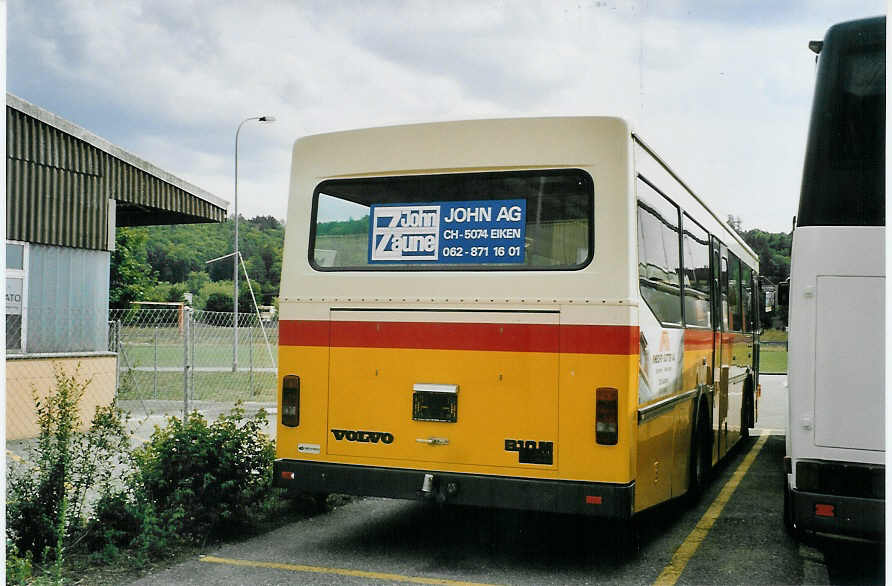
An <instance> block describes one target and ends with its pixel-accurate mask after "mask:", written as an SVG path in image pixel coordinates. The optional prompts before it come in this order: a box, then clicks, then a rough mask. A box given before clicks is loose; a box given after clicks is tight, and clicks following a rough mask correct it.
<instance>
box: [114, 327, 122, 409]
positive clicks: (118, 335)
mask: <svg viewBox="0 0 892 586" xmlns="http://www.w3.org/2000/svg"><path fill="white" fill-rule="evenodd" d="M115 354H117V356H116V357H115V396H117V395H118V392H119V391H120V389H121V320H120V319H117V320H115Z"/></svg>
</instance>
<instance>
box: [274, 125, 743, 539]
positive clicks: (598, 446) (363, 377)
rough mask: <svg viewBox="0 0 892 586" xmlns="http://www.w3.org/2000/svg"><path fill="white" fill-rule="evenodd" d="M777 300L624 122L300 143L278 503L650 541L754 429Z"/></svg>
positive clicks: (423, 129) (284, 338)
mask: <svg viewBox="0 0 892 586" xmlns="http://www.w3.org/2000/svg"><path fill="white" fill-rule="evenodd" d="M757 277H758V258H757V256H756V255H755V254H754V253H753V251H752V250H751V249H750V248H749V247H748V246H747V245H746V243H745V242H744V241H743V239H742V238H741V237H740V236H739V235H738V234H737V233H736V232H735V231H734V230H732V229H731V228H730V227H729V226H728V225H727V224H726V223H725V222H724V221H723V220H722V218H721V217H720V215H719V214H717V213H716V212H715V211H713V210H711V209H710V208H709V207H708V206H707V205H706V204H705V203H704V201H703V199H701V198H700V197H698V196H697V195H696V194H695V193H694V192H693V191H692V190H691V189H690V187H688V185H687V184H686V183H684V182H683V181H682V180H681V179H680V178H679V176H678V175H677V174H676V173H675V172H674V171H673V170H672V169H671V168H670V167H669V166H668V165H667V164H666V163H665V162H664V161H663V160H662V159H660V158H659V157H658V156H657V155H656V154H655V153H654V150H653V149H651V148H650V147H649V146H648V145H647V144H646V143H645V142H644V141H643V140H642V139H641V138H640V137H639V136H638V135H637V134H636V133H634V132H633V131H632V128H631V126H630V124H629V123H628V122H626V121H625V120H623V119H621V118H616V117H553V118H528V119H495V120H471V121H458V122H442V123H429V124H415V125H405V126H394V127H384V128H372V129H364V130H355V131H346V132H336V133H331V134H322V135H316V136H308V137H304V138H300V139H299V140H297V141H296V142H295V144H294V147H293V166H292V172H291V186H290V199H289V204H288V218H287V225H286V234H285V243H284V258H283V270H282V281H281V295H280V298H279V304H280V322H279V328H280V330H279V363H278V364H279V384H280V388H279V396H278V409H279V410H278V413H279V417H278V418H277V429H276V460H275V465H274V474H275V484H276V485H277V486H279V487H284V488H288V489H291V490H293V491H295V492H301V493H309V494H326V493H347V494H353V495H366V496H377V497H389V498H398V499H420V500H430V501H432V502H438V503H446V504H457V505H472V506H480V507H493V508H511V509H518V510H532V511H541V512H553V513H567V514H577V515H583V516H591V517H600V518H603V519H605V520H611V522H615V523H616V524H617V525H619V526H626V527H628V526H630V525H631V524H630V523H626V521H628V520H630V519H631V518H632V517H633V515H634V514H636V513H638V512H640V511H643V510H645V509H648V508H650V507H653V506H654V505H657V504H659V503H662V502H665V501H667V500H669V499H672V498H674V497H678V496H681V495H684V494H686V493H696V492H697V491H698V490H699V489H700V488H701V487H702V486H703V484H704V483H705V482H706V481H707V479H708V476H709V474H710V471H711V469H712V467H713V466H714V465H715V464H716V463H717V462H718V461H719V460H721V459H722V458H723V457H724V456H725V455H726V454H727V453H728V452H729V450H730V449H731V448H732V447H733V446H734V445H735V444H736V443H738V442H739V441H740V440H741V438H744V437H746V436H747V434H748V430H749V428H751V427H752V426H753V425H754V423H755V420H756V413H757V401H758V329H759V325H758V324H759V317H758V314H757V303H756V300H757V298H758V290H757V287H758V279H757Z"/></svg>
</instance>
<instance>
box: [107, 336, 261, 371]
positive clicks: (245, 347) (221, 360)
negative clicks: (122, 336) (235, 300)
mask: <svg viewBox="0 0 892 586" xmlns="http://www.w3.org/2000/svg"><path fill="white" fill-rule="evenodd" d="M123 346H124V353H125V354H126V355H127V362H126V364H125V366H132V367H133V366H142V367H146V366H148V367H151V366H154V365H155V364H156V362H155V361H156V360H157V364H158V366H162V367H169V366H177V367H181V366H183V342H182V341H179V342H178V343H161V342H160V341H159V342H158V347H157V348H155V347H153V345H152V344H151V342H150V343H149V344H130V343H125V344H123ZM270 346H271V348H270V349H271V350H272V353H273V357H275V356H276V352H277V351H278V350H277V348H276V346H275V345H273V343H272V342H270ZM156 353H157V354H156ZM238 357H239V368H248V366H249V364H253V365H254V368H273V367H274V366H275V365H274V364H273V363H271V362H270V359H269V351H268V350H267V349H266V345H265V344H264V343H262V342H261V343H260V344H256V343H255V344H247V343H242V342H241V341H239V345H238ZM190 359H192V360H194V364H193V366H196V367H211V366H218V367H226V366H232V341H229V343H228V344H227V343H225V342H196V344H195V352H194V353H193V355H192V357H190Z"/></svg>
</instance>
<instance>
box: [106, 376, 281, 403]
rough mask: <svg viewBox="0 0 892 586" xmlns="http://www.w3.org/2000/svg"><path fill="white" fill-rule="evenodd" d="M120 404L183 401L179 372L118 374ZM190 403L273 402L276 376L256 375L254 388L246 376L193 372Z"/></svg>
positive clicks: (249, 377)
mask: <svg viewBox="0 0 892 586" xmlns="http://www.w3.org/2000/svg"><path fill="white" fill-rule="evenodd" d="M121 377H122V381H121V383H122V384H121V390H120V392H119V394H118V398H119V399H121V400H125V401H126V400H134V399H143V400H151V399H160V400H168V401H181V400H182V399H183V373H182V372H158V373H155V372H151V371H136V370H132V371H127V370H122V372H121ZM192 381H193V394H192V397H191V398H190V400H193V401H236V400H238V399H241V400H243V401H270V402H271V401H274V400H275V398H276V373H274V372H255V373H254V381H253V386H252V384H251V374H250V373H248V372H238V373H232V372H229V371H225V372H193V373H192Z"/></svg>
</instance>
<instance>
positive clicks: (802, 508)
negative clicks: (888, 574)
mask: <svg viewBox="0 0 892 586" xmlns="http://www.w3.org/2000/svg"><path fill="white" fill-rule="evenodd" d="M792 507H793V514H794V522H795V523H796V526H797V527H798V528H799V529H802V530H804V531H811V532H814V533H821V534H824V535H834V536H841V537H855V538H859V539H867V540H870V541H884V533H885V515H886V501H885V500H883V499H871V498H863V497H847V496H838V495H825V494H819V493H813V492H802V491H799V490H796V489H793V490H792ZM828 507H832V513H833V515H832V516H826V515H828V514H829V512H830V509H829V508H828ZM818 511H822V512H823V513H824V515H819V514H817V512H818Z"/></svg>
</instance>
